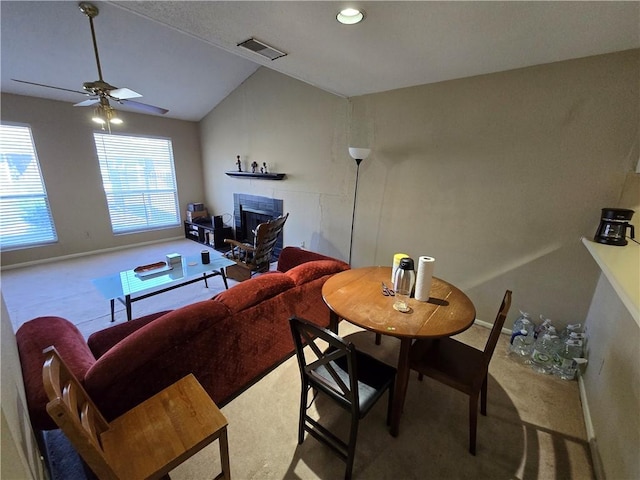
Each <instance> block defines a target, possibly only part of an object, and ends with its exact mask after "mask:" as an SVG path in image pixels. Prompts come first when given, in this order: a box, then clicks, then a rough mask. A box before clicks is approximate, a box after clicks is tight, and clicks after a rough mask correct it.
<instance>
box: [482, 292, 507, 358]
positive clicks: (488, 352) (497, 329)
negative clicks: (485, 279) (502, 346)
mask: <svg viewBox="0 0 640 480" xmlns="http://www.w3.org/2000/svg"><path fill="white" fill-rule="evenodd" d="M509 308H511V290H507V291H506V292H505V293H504V297H503V299H502V304H501V305H500V310H499V311H498V315H497V316H496V321H495V322H494V323H493V327H492V328H491V333H490V334H489V339H488V340H487V344H486V345H485V347H484V357H485V359H486V361H487V364H489V361H490V360H491V357H492V356H493V352H494V350H495V349H496V345H497V344H498V339H499V338H500V334H501V332H502V327H503V326H504V322H505V320H506V319H507V314H508V313H509Z"/></svg>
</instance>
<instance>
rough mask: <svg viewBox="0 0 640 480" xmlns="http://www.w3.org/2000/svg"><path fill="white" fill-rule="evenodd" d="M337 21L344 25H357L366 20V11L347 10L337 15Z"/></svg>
mask: <svg viewBox="0 0 640 480" xmlns="http://www.w3.org/2000/svg"><path fill="white" fill-rule="evenodd" d="M336 19H337V20H338V21H339V22H340V23H342V24H344V25H355V24H356V23H360V22H361V21H362V20H364V11H363V10H356V9H355V8H345V9H344V10H342V11H341V12H340V13H338V15H336Z"/></svg>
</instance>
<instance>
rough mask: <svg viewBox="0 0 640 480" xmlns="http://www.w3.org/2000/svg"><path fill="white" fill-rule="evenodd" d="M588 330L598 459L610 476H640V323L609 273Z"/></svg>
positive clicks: (588, 381)
mask: <svg viewBox="0 0 640 480" xmlns="http://www.w3.org/2000/svg"><path fill="white" fill-rule="evenodd" d="M587 331H588V335H589V340H588V352H587V354H588V358H589V364H588V365H587V368H586V370H585V372H584V374H583V381H584V388H585V394H586V397H587V399H588V402H587V404H588V408H589V413H590V417H591V422H592V424H593V430H594V432H595V447H596V451H597V452H598V454H599V459H598V460H599V461H600V463H601V464H602V467H603V470H604V475H605V478H607V479H632V478H640V456H638V451H640V416H639V415H638V412H640V383H639V382H638V379H640V326H638V324H637V323H636V322H635V320H634V319H633V317H632V316H631V314H630V313H629V311H628V310H627V308H626V307H625V306H624V304H623V303H622V301H621V300H620V298H619V297H618V295H617V293H616V292H615V291H614V289H613V287H612V286H611V283H610V282H609V281H608V280H607V278H606V277H605V275H604V274H601V275H600V280H599V282H598V286H597V288H596V291H595V294H594V296H593V303H592V304H591V308H590V309H589V314H588V317H587ZM592 441H594V440H592Z"/></svg>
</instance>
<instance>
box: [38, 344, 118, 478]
mask: <svg viewBox="0 0 640 480" xmlns="http://www.w3.org/2000/svg"><path fill="white" fill-rule="evenodd" d="M44 354H45V362H44V366H43V369H42V380H43V383H44V388H45V392H46V393H47V397H48V398H49V403H48V404H47V412H49V415H51V417H52V418H53V420H54V421H55V422H56V424H57V425H58V427H60V429H61V430H62V431H63V432H64V434H65V435H66V436H67V438H68V439H69V441H70V442H71V443H72V444H73V446H74V447H75V448H76V450H77V452H78V454H79V455H80V456H81V457H82V458H83V459H84V461H85V462H87V464H88V465H89V467H90V468H91V469H92V470H93V472H94V473H95V474H96V475H97V476H98V477H99V478H101V479H117V478H118V476H117V475H116V473H115V472H114V471H113V469H112V468H111V467H110V466H109V464H108V462H107V459H106V458H105V456H104V452H103V450H102V444H101V442H100V435H101V434H102V432H104V431H106V430H108V429H109V423H108V422H107V421H106V420H105V418H104V417H103V416H102V414H101V413H100V410H98V407H97V406H96V405H95V404H94V403H93V400H91V397H89V395H88V394H87V392H86V391H85V389H84V388H83V387H82V384H80V382H79V381H78V379H77V378H76V377H75V375H73V373H71V371H70V370H69V368H68V367H67V365H66V364H65V363H64V360H63V359H62V357H60V354H59V353H58V352H57V350H56V349H55V347H49V348H47V349H46V350H45V351H44Z"/></svg>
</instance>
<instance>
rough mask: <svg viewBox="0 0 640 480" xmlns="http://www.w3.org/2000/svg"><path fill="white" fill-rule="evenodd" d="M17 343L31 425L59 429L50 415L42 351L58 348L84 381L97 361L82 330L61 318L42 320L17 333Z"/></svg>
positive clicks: (31, 322) (72, 369) (24, 327)
mask: <svg viewBox="0 0 640 480" xmlns="http://www.w3.org/2000/svg"><path fill="white" fill-rule="evenodd" d="M16 342H17V344H18V353H19V355H20V364H21V366H22V377H23V380H24V389H25V393H26V396H27V406H28V408H29V417H30V418H31V424H32V425H33V427H34V428H35V429H36V430H52V429H55V428H58V426H57V425H56V423H55V422H54V421H53V419H52V418H51V417H50V416H49V414H48V413H47V408H46V406H47V403H48V402H49V399H48V397H47V394H46V392H45V391H44V384H43V382H42V366H43V365H44V355H43V354H42V351H43V350H44V349H45V348H47V347H50V346H52V345H53V346H54V347H56V349H57V350H58V352H59V353H60V356H61V357H63V358H64V361H65V362H66V363H67V365H69V369H70V370H71V372H72V373H73V374H74V375H75V376H76V377H77V378H78V380H80V381H81V382H82V380H83V379H84V377H85V374H86V372H87V371H88V370H89V369H90V368H91V367H92V366H93V365H94V364H95V362H96V359H95V358H94V357H93V355H92V353H91V350H89V347H88V346H87V343H86V342H85V341H84V337H83V336H82V334H81V333H80V331H79V330H78V328H77V327H76V326H75V325H74V324H73V323H71V322H69V321H68V320H65V319H64V318H60V317H38V318H35V319H33V320H30V321H28V322H26V323H25V324H23V325H22V326H21V327H20V328H19V329H18V331H17V332H16Z"/></svg>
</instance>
